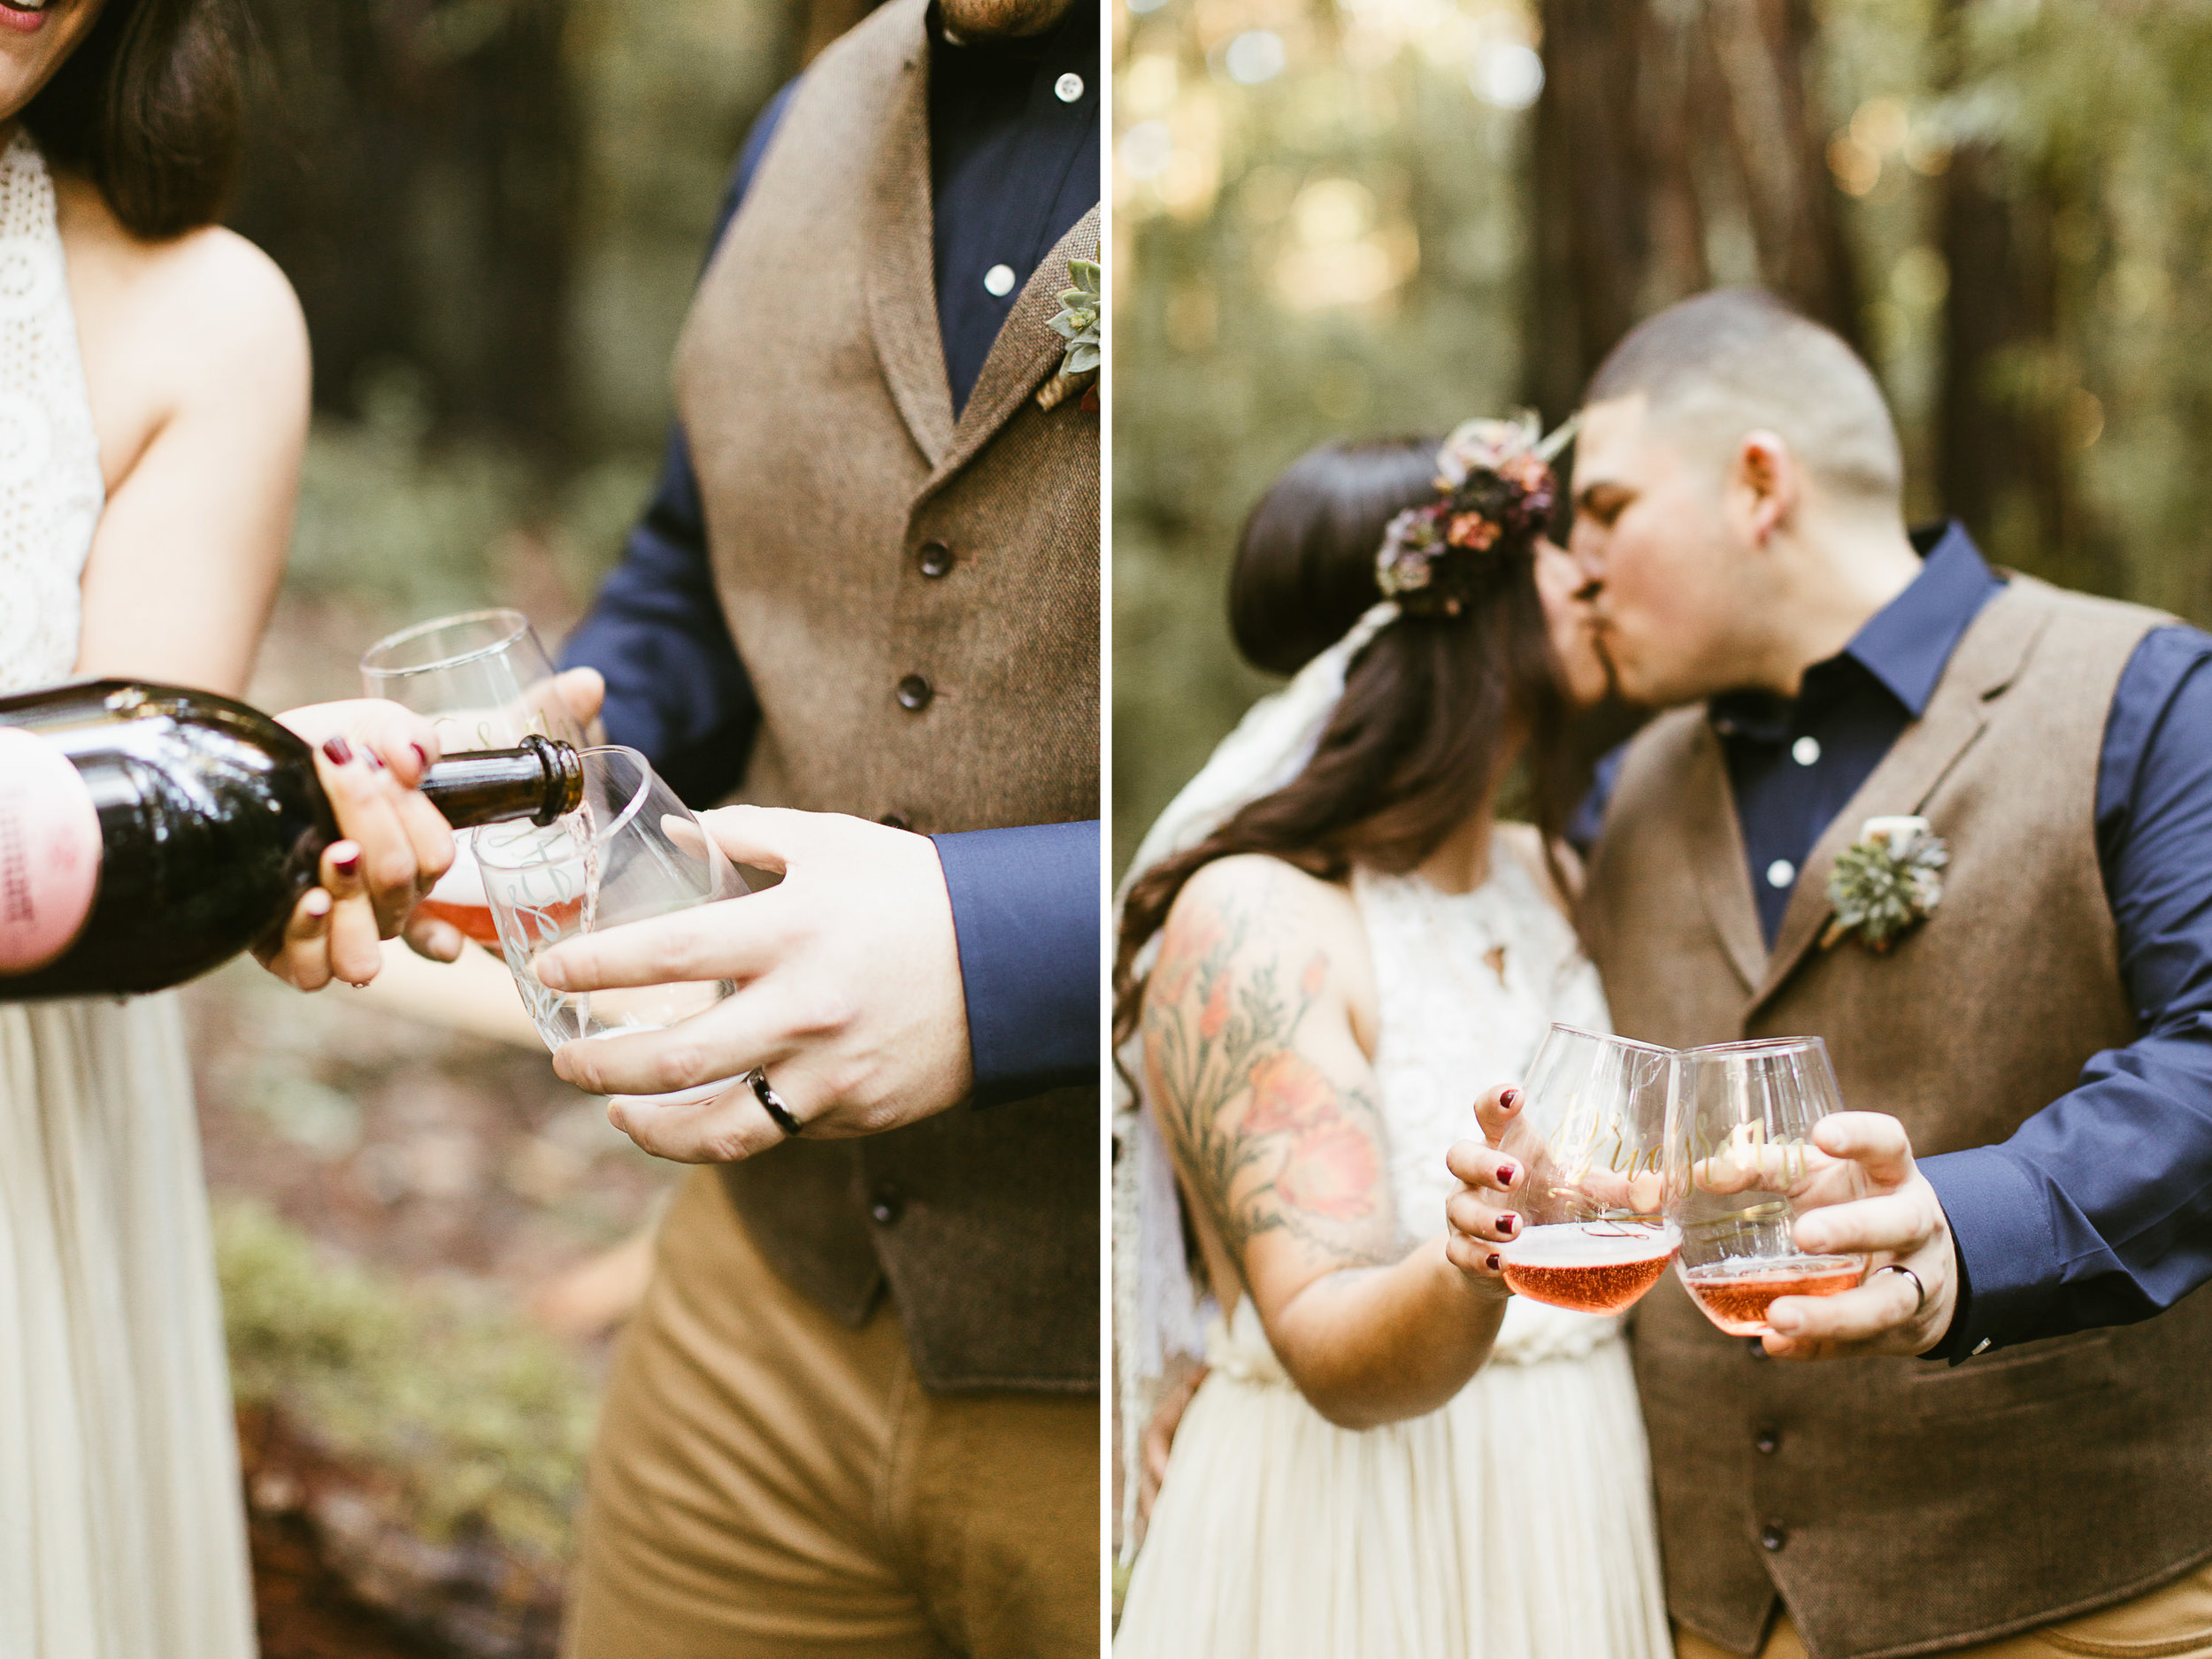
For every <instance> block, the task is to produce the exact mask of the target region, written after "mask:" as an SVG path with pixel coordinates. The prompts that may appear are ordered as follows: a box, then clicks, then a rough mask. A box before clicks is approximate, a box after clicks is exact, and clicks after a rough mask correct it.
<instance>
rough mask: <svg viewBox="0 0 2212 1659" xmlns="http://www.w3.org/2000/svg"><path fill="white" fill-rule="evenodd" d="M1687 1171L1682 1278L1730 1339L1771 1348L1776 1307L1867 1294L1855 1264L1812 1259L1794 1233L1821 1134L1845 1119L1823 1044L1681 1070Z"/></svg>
mask: <svg viewBox="0 0 2212 1659" xmlns="http://www.w3.org/2000/svg"><path fill="white" fill-rule="evenodd" d="M1677 1064H1678V1073H1679V1083H1678V1090H1679V1096H1680V1105H1679V1111H1680V1115H1681V1127H1680V1130H1679V1132H1678V1136H1677V1139H1678V1144H1679V1146H1680V1148H1681V1156H1682V1158H1683V1160H1684V1163H1685V1164H1686V1176H1685V1179H1683V1180H1681V1181H1679V1182H1678V1183H1677V1184H1676V1187H1675V1189H1674V1202H1673V1204H1672V1205H1671V1209H1670V1212H1669V1213H1670V1214H1671V1215H1672V1216H1673V1217H1674V1219H1675V1220H1676V1222H1677V1223H1678V1225H1679V1226H1680V1227H1681V1230H1682V1254H1681V1255H1680V1256H1679V1257H1678V1258H1677V1260H1676V1263H1675V1271H1677V1272H1678V1273H1680V1274H1681V1276H1682V1282H1683V1284H1684V1285H1686V1286H1688V1287H1689V1292H1690V1296H1691V1298H1692V1300H1694V1302H1696V1303H1697V1305H1698V1306H1699V1307H1700V1308H1701V1309H1703V1310H1705V1317H1707V1318H1709V1319H1710V1320H1711V1321H1712V1322H1713V1323H1714V1324H1715V1325H1718V1326H1719V1327H1720V1328H1721V1329H1722V1330H1724V1331H1725V1332H1727V1333H1729V1334H1730V1335H1731V1336H1763V1335H1764V1334H1766V1333H1767V1331H1768V1329H1769V1327H1768V1325H1767V1321H1766V1314H1767V1308H1768V1306H1769V1304H1770V1303H1771V1302H1773V1301H1774V1300H1775V1298H1777V1297H1778V1296H1832V1295H1834V1294H1836V1293H1837V1292H1838V1291H1843V1290H1849V1289H1850V1288H1851V1287H1852V1286H1855V1285H1856V1284H1857V1283H1858V1282H1859V1279H1860V1276H1861V1274H1862V1273H1863V1272H1864V1271H1865V1267H1866V1263H1865V1262H1864V1261H1863V1259H1862V1258H1860V1257H1858V1256H1808V1255H1806V1254H1805V1253H1804V1252H1802V1251H1801V1250H1800V1249H1799V1248H1797V1245H1796V1242H1795V1240H1793V1238H1792V1237H1791V1229H1792V1227H1793V1225H1794V1224H1795V1222H1796V1220H1797V1206H1796V1205H1795V1204H1794V1203H1793V1202H1791V1198H1790V1194H1791V1192H1792V1191H1793V1189H1794V1188H1795V1187H1796V1186H1797V1185H1798V1184H1799V1183H1800V1182H1801V1181H1802V1180H1803V1179H1804V1178H1805V1174H1806V1171H1807V1164H1808V1158H1809V1153H1810V1151H1811V1146H1812V1130H1813V1125H1815V1124H1816V1123H1818V1122H1819V1121H1820V1120H1821V1119H1822V1118H1825V1117H1826V1116H1827V1115H1828V1114H1829V1113H1831V1112H1834V1111H1840V1110H1843V1104H1842V1099H1841V1096H1840V1094H1839V1092H1838V1090H1837V1088H1836V1074H1835V1071H1834V1069H1833V1068H1832V1066H1831V1065H1830V1064H1828V1045H1827V1044H1826V1043H1824V1042H1823V1041H1821V1040H1820V1039H1819V1038H1817V1037H1783V1038H1776V1039H1770V1040H1767V1041H1759V1042H1724V1043H1716V1044H1714V1045H1712V1046H1711V1047H1709V1048H1689V1049H1685V1050H1684V1051H1683V1053H1682V1055H1681V1056H1680V1058H1679V1060H1678V1063H1677Z"/></svg>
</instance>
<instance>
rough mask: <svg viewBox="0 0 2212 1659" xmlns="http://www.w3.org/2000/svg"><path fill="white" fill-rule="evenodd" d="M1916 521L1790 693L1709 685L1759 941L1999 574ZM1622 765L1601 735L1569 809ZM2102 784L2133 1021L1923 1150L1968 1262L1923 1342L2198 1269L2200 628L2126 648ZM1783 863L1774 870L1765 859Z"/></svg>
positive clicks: (2208, 712)
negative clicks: (2086, 1054) (1945, 1143)
mask: <svg viewBox="0 0 2212 1659" xmlns="http://www.w3.org/2000/svg"><path fill="white" fill-rule="evenodd" d="M1914 540H1915V545H1916V546H1917V547H1918V548H1919V549H1920V550H1921V552H1922V553H1923V555H1924V557H1925V560H1926V563H1925V565H1924V567H1923V569H1922V571H1921V573H1920V575H1919V576H1918V577H1917V578H1916V579H1915V580H1914V581H1913V583H1912V585H1911V586H1910V587H1909V588H1906V589H1905V591H1904V592H1903V593H1902V594H1901V595H1898V597H1897V598H1896V599H1895V600H1894V601H1893V602H1892V603H1890V604H1889V605H1888V606H1886V608H1885V609H1884V610H1883V611H1881V613H1880V614H1879V615H1878V616H1877V617H1875V618H1874V619H1873V620H1872V621H1870V622H1869V623H1868V624H1867V625H1866V626H1865V627H1864V628H1863V629H1862V630H1861V631H1860V632H1859V634H1857V636H1856V637H1855V638H1854V639H1853V640H1852V641H1851V643H1850V644H1849V645H1848V646H1847V647H1846V648H1845V649H1844V650H1843V651H1842V652H1841V653H1840V654H1839V655H1838V656H1837V657H1832V658H1831V659H1829V661H1827V662H1825V663H1822V664H1816V666H1814V667H1812V668H1810V669H1808V670H1807V671H1806V674H1805V680H1804V684H1803V686H1802V687H1801V695H1799V696H1798V697H1797V698H1796V699H1795V700H1794V701H1784V700H1777V699H1773V698H1770V697H1765V696H1761V695H1736V696H1726V697H1717V698H1715V699H1714V700H1713V702H1712V704H1711V708H1710V716H1711V718H1712V720H1713V723H1714V726H1715V728H1716V730H1717V732H1718V733H1720V736H1721V741H1722V745H1723V748H1724V752H1725V754H1726V756H1727V763H1728V773H1729V780H1730V782H1731V784H1732V786H1733V787H1734V790H1735V795H1736V809H1737V818H1738V821H1739V823H1740V826H1741V827H1742V831H1743V838H1744V846H1745V849H1746V850H1747V855H1748V857H1749V861H1750V864H1751V877H1752V888H1753V891H1754V892H1755V894H1757V895H1758V899H1759V917H1760V922H1761V924H1762V926H1763V927H1764V929H1765V931H1766V936H1767V940H1768V942H1769V943H1770V944H1771V943H1772V941H1773V939H1774V935H1775V933H1776V931H1777V929H1778V927H1779V926H1780V924H1781V917H1782V912H1783V910H1785V909H1786V908H1787V905H1788V902H1789V895H1790V891H1791V888H1792V887H1793V886H1794V883H1795V872H1796V870H1797V869H1798V868H1799V867H1801V865H1802V864H1803V863H1804V861H1805V858H1806V856H1807V855H1808V854H1809V853H1810V852H1811V851H1812V849H1813V847H1814V844H1815V843H1816V841H1818V840H1819V839H1820V836H1821V834H1822V833H1823V832H1824V831H1825V829H1826V828H1827V826H1828V825H1829V823H1830V821H1831V820H1832V819H1833V818H1834V817H1835V815H1836V813H1837V812H1838V811H1839V810H1841V809H1842V807H1843V805H1844V803H1846V802H1847V801H1848V800H1849V799H1850V798H1851V796H1852V795H1853V794H1855V792H1856V791H1857V789H1858V787H1859V785H1860V784H1861V783H1863V782H1864V781H1865V780H1866V778H1867V775H1868V774H1869V773H1870V772H1872V771H1873V770H1874V768H1875V766H1876V765H1877V764H1879V762H1880V760H1881V758H1882V757H1883V756H1885V755H1886V754H1887V753H1888V752H1889V748H1890V745H1891V744H1892V743H1893V742H1894V741H1896V739H1897V737H1898V736H1899V734H1900V733H1902V732H1903V731H1904V729H1905V727H1906V726H1909V724H1910V723H1911V722H1912V721H1913V720H1915V719H1916V718H1919V716H1920V714H1921V712H1922V710H1924V709H1925V708H1926V706H1927V703H1928V698H1929V696H1930V695H1931V694H1932V692H1933V690H1934V688H1935V684H1936V682H1937V680H1939V679H1940V678H1941V677H1942V674H1943V671H1944V669H1945V668H1946V666H1947V665H1948V664H1949V662H1950V659H1951V653H1952V650H1953V649H1954V648H1955V647H1956V645H1957V644H1958V641H1959V639H1960V636H1961V635H1962V634H1964V633H1965V632H1966V628H1967V625H1968V624H1970V622H1972V621H1973V619H1974V618H1975V616H1976V614H1977V613H1978V612H1979V611H1980V610H1981V608H1982V606H1983V605H1984V604H1985V603H1987V602H1988V600H1989V598H1990V596H1991V595H1993V594H1994V593H1995V592H1996V591H1997V590H1998V588H1999V587H2000V586H2001V583H2000V582H1999V580H1998V579H1997V578H1996V576H1995V575H1994V574H1993V572H1991V571H1990V569H1989V567H1988V566H1987V565H1985V564H1984V563H1983V562H1982V558H1981V556H1980V554H1979V553H1978V552H1976V551H1975V549H1974V547H1973V544H1972V542H1971V541H1969V540H1968V539H1967V536H1966V534H1965V532H1964V531H1963V530H1962V529H1960V528H1959V527H1958V526H1955V525H1952V526H1941V527H1939V529H1938V530H1936V531H1934V532H1931V533H1924V534H1919V535H1916V537H1915V538H1914ZM1617 772H1618V757H1617V756H1614V757H1609V763H1608V764H1607V765H1605V766H1603V767H1601V769H1600V778H1599V787H1598V790H1597V792H1595V794H1594V797H1593V800H1592V802H1591V803H1588V804H1587V805H1586V810H1585V811H1584V813H1583V814H1582V815H1581V816H1580V818H1578V826H1579V827H1580V828H1582V829H1583V830H1589V829H1594V827H1595V823H1596V818H1595V812H1594V810H1593V809H1595V810H1601V808H1602V803H1603V801H1604V798H1605V797H1606V796H1607V795H1609V794H1610V791H1611V786H1612V780H1613V779H1614V777H1616V776H1617ZM2096 802H2097V809H2096V810H2097V820H2096V837H2097V855H2098V860H2099V863H2100V865H2101V868H2102V870H2103V873H2104V884H2105V892H2106V894H2107V895H2108V898H2109V900H2110V902H2111V905H2112V918H2113V922H2114V925H2115V927H2116V930H2117V933H2118V935H2119V946H2120V972H2121V974H2122V977H2123V978H2124V980H2125V981H2126V985H2127V990H2128V995H2129V997H2130V999H2131V1002H2133V1004H2134V1006H2135V1009H2136V1011H2137V1018H2138V1020H2139V1026H2140V1034H2139V1036H2138V1037H2137V1038H2136V1040H2135V1041H2133V1042H2131V1043H2130V1044H2129V1045H2128V1046H2127V1047H2126V1048H2120V1049H2115V1050H2112V1051H2109V1052H2107V1053H2104V1054H2100V1055H2096V1056H2093V1057H2092V1058H2091V1059H2090V1061H2089V1062H2088V1064H2086V1065H2085V1066H2084V1067H2083V1069H2082V1074H2081V1079H2080V1081H2079V1083H2078V1086H2077V1087H2075V1088H2074V1089H2073V1090H2072V1091H2071V1092H2070V1093H2069V1094H2065V1095H2062V1097H2061V1098H2059V1099H2058V1100H2056V1101H2055V1102H2051V1103H2050V1104H2049V1105H2047V1106H2046V1107H2044V1108H2043V1110H2040V1111H2039V1112H2037V1113H2036V1114H2035V1115H2034V1116H2033V1117H2032V1118H2029V1119H2028V1120H2027V1121H2026V1122H2025V1123H2024V1124H2023V1125H2021V1126H2020V1128H2019V1129H2018V1130H2017V1131H2016V1132H2015V1133H2014V1134H2013V1136H2012V1138H2011V1139H2010V1140H2008V1141H2005V1142H2003V1143H2002V1144H2001V1145H1999V1146H1993V1147H1977V1148H1970V1149H1969V1150H1966V1151H1962V1152H1950V1153H1945V1154H1942V1155H1941V1156H1934V1157H1929V1158H1924V1159H1923V1160H1921V1164H1920V1168H1921V1170H1922V1171H1923V1172H1924V1173H1925V1174H1926V1176H1927V1177H1928V1179H1929V1181H1930V1182H1931V1183H1932V1185H1933V1186H1934V1187H1935V1189H1936V1194H1937V1196H1938V1197H1939V1198H1940V1199H1941V1201H1942V1203H1943V1208H1944V1212H1945V1214H1946V1215H1947V1216H1948V1217H1949V1218H1950V1223H1951V1230H1952V1233H1953V1236H1954V1237H1955V1240H1956V1242H1957V1250H1958V1259H1959V1266H1960V1270H1961V1275H1962V1279H1961V1288H1960V1296H1959V1302H1958V1308H1957V1311H1956V1312H1955V1314H1954V1316H1953V1317H1952V1321H1951V1328H1950V1330H1949V1332H1948V1333H1947V1334H1946V1335H1945V1337H1944V1340H1943V1341H1942V1342H1941V1343H1939V1345H1938V1347H1937V1348H1936V1349H1935V1350H1934V1352H1933V1353H1932V1355H1931V1356H1930V1357H1931V1358H1942V1359H1953V1360H1956V1359H1961V1358H1964V1357H1966V1356H1969V1355H1971V1354H1973V1353H1975V1352H1977V1351H1978V1350H1979V1349H1980V1348H1982V1347H1983V1345H1984V1344H1985V1343H1986V1344H1987V1345H1988V1346H1989V1347H1991V1348H1999V1347H2004V1346H2007V1345H2009V1344H2012V1343H2016V1342H2026V1341H2032V1340H2036V1339H2038V1338H2041V1337H2051V1336H2061V1335H2063V1334H2065V1333H2068V1332H2070V1331H2079V1330H2086V1329H2089V1328H2091V1327H2093V1326H2097V1325H2124V1324H2128V1323H2130V1322H2131V1321H2134V1320H2137V1319H2144V1318H2148V1317H2150V1316H2151V1315H2153V1314H2155V1313H2157V1312H2159V1311H2161V1310H2163V1309H2166V1308H2169V1307H2171V1306H2172V1305H2173V1304H2174V1303H2175V1302H2177V1301H2179V1300H2180V1299H2181V1297H2183V1296H2184V1295H2185V1294H2188V1293H2189V1292H2190V1291H2191V1290H2193V1289H2194V1288H2196V1286H2199V1285H2200V1284H2202V1283H2204V1282H2205V1280H2207V1279H2212V635H2207V634H2203V633H2200V631H2198V630H2197V629H2194V628H2184V627H2166V628H2159V629H2155V630H2154V631H2153V632H2152V633H2151V634H2148V635H2147V636H2146V637H2145V639H2144V641H2143V642H2142V643H2141V644H2140V645H2139V646H2138V647H2137V648H2136V651H2135V655H2134V656H2133V657H2131V658H2130V659H2129V661H2128V665H2127V667H2126V669H2125V671H2124V672H2123V673H2122V674H2121V676H2120V683H2119V685H2118V687H2117V688H2116V690H2115V691H2114V693H2113V697H2112V706H2111V709H2110V711H2109V712H2108V715H2107V716H2106V720H2105V734H2104V743H2103V747H2102V749H2101V752H2100V755H2099V760H2098V769H2097V795H2096ZM1782 864H1786V865H1787V866H1788V867H1789V871H1790V874H1789V875H1788V877H1787V878H1786V879H1783V880H1776V879H1772V878H1773V877H1777V876H1780V874H1781V871H1780V870H1779V868H1778V866H1779V865H1782ZM1860 1103H1863V1104H1864V1105H1866V1106H1868V1107H1870V1108H1872V1109H1874V1110H1879V1108H1880V1104H1881V1102H1878V1101H1869V1102H1860Z"/></svg>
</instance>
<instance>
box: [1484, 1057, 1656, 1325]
mask: <svg viewBox="0 0 2212 1659" xmlns="http://www.w3.org/2000/svg"><path fill="white" fill-rule="evenodd" d="M1673 1062H1674V1055H1673V1051H1672V1050H1671V1049H1667V1048H1657V1047H1655V1046H1654V1045H1653V1044H1650V1043H1643V1042H1632V1041H1629V1040H1628V1039H1626V1038H1624V1037H1612V1036H1607V1035H1604V1034H1603V1033H1597V1032H1588V1031H1578V1030H1577V1029H1575V1028H1574V1027H1573V1026H1571V1025H1554V1026H1553V1027H1552V1028H1551V1031H1550V1032H1549V1033H1548V1034H1547V1035H1546V1037H1545V1039H1544V1046H1543V1047H1542V1048H1540V1049H1539V1050H1537V1054H1536V1059H1535V1062H1534V1064H1532V1065H1531V1066H1530V1068H1529V1074H1528V1078H1527V1079H1526V1080H1525V1082H1524V1084H1523V1085H1522V1087H1523V1089H1524V1091H1525V1094H1527V1096H1528V1103H1527V1105H1526V1106H1525V1108H1524V1112H1525V1118H1526V1121H1527V1123H1528V1125H1529V1126H1530V1127H1531V1128H1532V1129H1534V1130H1535V1131H1536V1132H1537V1133H1539V1134H1540V1135H1541V1136H1542V1137H1543V1143H1544V1148H1543V1151H1542V1153H1541V1155H1540V1156H1532V1158H1531V1159H1530V1160H1529V1169H1528V1174H1527V1179H1526V1180H1525V1184H1524V1185H1523V1186H1522V1187H1520V1188H1519V1190H1518V1193H1517V1199H1516V1203H1515V1208H1516V1210H1517V1211H1518V1212H1519V1214H1520V1217H1521V1219H1522V1223H1523V1230H1522V1232H1521V1233H1518V1234H1517V1236H1516V1237H1515V1238H1514V1239H1513V1240H1511V1241H1510V1242H1509V1243H1506V1244H1503V1245H1501V1246H1500V1247H1499V1248H1498V1255H1499V1258H1500V1265H1501V1267H1502V1270H1503V1272H1504V1277H1505V1282H1506V1283H1507V1284H1508V1285H1509V1286H1511V1287H1512V1289H1513V1290H1514V1292H1515V1293H1516V1294H1519V1295H1523V1296H1526V1297H1528V1298H1529V1299H1530V1300H1531V1301H1532V1302H1549V1303H1550V1304H1551V1305H1552V1306H1554V1307H1555V1308H1571V1309H1573V1310H1576V1311H1578V1312H1582V1313H1598V1314H1610V1313H1619V1312H1620V1311H1622V1310H1624V1309H1625V1308H1627V1307H1628V1306H1630V1304H1632V1302H1635V1301H1636V1299H1637V1298H1638V1297H1640V1296H1641V1295H1642V1294H1644V1293H1645V1292H1646V1291H1647V1290H1649V1289H1650V1288H1651V1287H1652V1286H1654V1285H1655V1284H1657V1283H1658V1282H1659V1279H1660V1276H1661V1275H1662V1274H1663V1273H1664V1272H1665V1271H1666V1270H1667V1263H1669V1262H1670V1261H1671V1260H1673V1258H1674V1254H1675V1251H1676V1250H1677V1248H1679V1246H1680V1244H1681V1241H1682V1235H1681V1233H1680V1232H1679V1231H1678V1228H1677V1227H1676V1226H1675V1225H1674V1224H1673V1223H1672V1222H1671V1221H1670V1220H1668V1219H1667V1217H1665V1215H1664V1214H1663V1210H1664V1203H1665V1197H1666V1172H1667V1169H1668V1161H1667V1158H1666V1151H1665V1148H1666V1132H1667V1122H1668V1113H1667V1106H1668V1101H1669V1098H1670V1094H1671V1087H1672V1079H1673V1074H1674V1073H1673Z"/></svg>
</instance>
